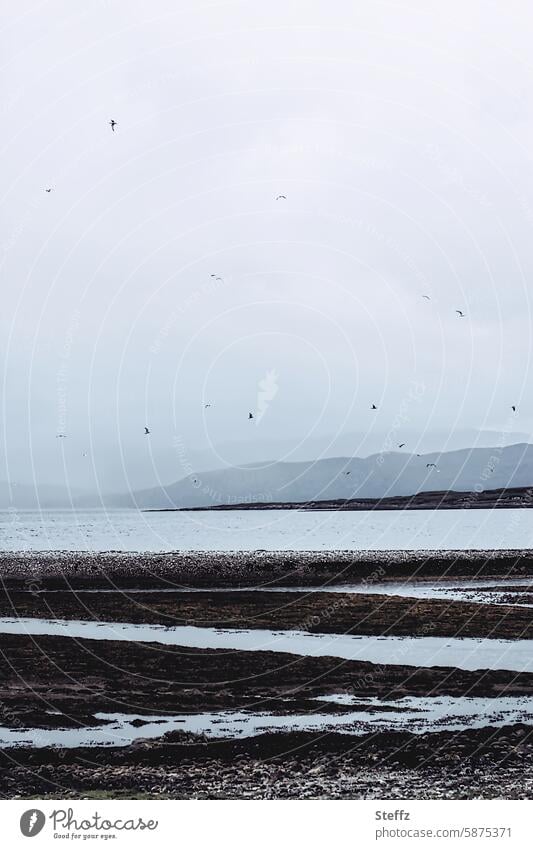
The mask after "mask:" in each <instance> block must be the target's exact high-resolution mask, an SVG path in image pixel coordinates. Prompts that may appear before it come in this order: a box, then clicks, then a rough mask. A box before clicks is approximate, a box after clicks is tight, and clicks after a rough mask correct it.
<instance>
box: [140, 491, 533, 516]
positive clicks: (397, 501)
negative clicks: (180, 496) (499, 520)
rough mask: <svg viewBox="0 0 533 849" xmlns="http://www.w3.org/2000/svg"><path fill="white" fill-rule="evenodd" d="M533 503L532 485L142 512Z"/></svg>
mask: <svg viewBox="0 0 533 849" xmlns="http://www.w3.org/2000/svg"><path fill="white" fill-rule="evenodd" d="M532 507H533V486H528V487H525V486H517V487H501V488H499V489H486V490H480V491H479V492H478V491H477V490H464V491H463V490H453V489H439V490H428V491H427V492H426V491H424V492H417V493H413V494H411V495H391V496H383V497H379V498H333V499H331V498H330V499H322V500H316V501H315V500H307V501H239V502H237V501H235V502H232V503H227V504H213V505H209V506H204V507H155V508H154V507H152V508H148V509H145V510H143V511H142V512H143V513H176V512H177V513H190V512H194V513H197V512H203V511H220V510H302V511H308V510H312V511H314V510H333V511H344V510H351V511H364V512H372V511H373V510H470V509H471V510H488V509H495V510H510V509H519V508H522V509H530V508H532Z"/></svg>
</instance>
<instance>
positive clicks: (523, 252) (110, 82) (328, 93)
mask: <svg viewBox="0 0 533 849" xmlns="http://www.w3.org/2000/svg"><path fill="white" fill-rule="evenodd" d="M4 5H5V6H6V9H7V15H5V16H3V20H4V25H3V29H2V33H1V41H2V44H1V54H2V57H3V64H2V74H1V84H2V104H3V106H2V117H3V121H2V125H3V131H2V158H3V165H4V167H3V169H2V191H1V227H2V236H1V245H0V262H1V269H2V277H1V295H2V300H1V310H0V334H1V342H0V345H1V348H0V352H1V364H2V372H3V374H2V415H3V420H4V432H3V438H2V446H3V457H2V464H1V467H0V478H3V479H5V478H6V477H10V478H11V479H12V480H23V481H31V480H32V479H33V478H35V479H36V480H39V481H46V482H61V481H67V482H68V483H69V484H71V485H73V486H81V487H84V488H94V486H95V485H97V486H100V487H103V488H105V489H110V488H111V489H113V488H115V489H117V488H118V489H124V488H125V487H126V486H140V485H151V484H155V483H156V482H157V480H158V479H161V480H163V481H165V482H167V481H171V480H173V479H176V478H179V477H182V476H183V475H184V474H186V473H188V472H189V471H191V469H192V468H193V467H194V466H195V464H196V463H200V462H201V463H203V464H204V467H209V466H210V467H214V466H218V465H221V464H223V463H224V462H235V461H239V460H240V461H243V462H245V461H248V460H250V459H255V460H260V459H273V458H274V459H275V458H276V457H274V456H273V455H276V452H277V453H278V455H279V456H278V457H277V458H278V459H281V458H286V459H291V458H294V457H298V458H301V457H304V456H308V457H314V456H316V454H317V451H318V452H320V451H323V450H328V444H329V442H330V441H331V440H333V441H334V444H335V440H336V439H340V440H341V442H342V439H343V438H345V437H346V435H348V434H354V437H353V453H354V454H365V453H368V452H369V450H377V449H376V444H377V442H379V441H380V440H382V439H383V434H387V433H390V431H391V429H392V430H393V432H394V440H395V439H396V433H397V432H398V433H399V438H398V441H401V436H402V433H403V431H405V432H406V433H408V434H409V439H410V440H414V439H416V438H417V435H418V436H419V438H420V442H419V443H417V444H419V445H424V444H425V443H424V440H427V439H428V438H432V439H433V440H435V439H442V448H443V449H445V448H446V447H449V446H450V445H453V444H454V443H453V433H454V432H463V431H465V430H468V429H473V430H480V429H481V430H492V431H495V434H496V437H497V435H498V434H500V433H501V432H502V431H504V432H505V439H506V441H509V439H510V436H511V437H512V434H513V433H514V432H517V433H518V434H522V435H523V434H526V437H527V438H528V435H529V433H530V431H531V429H532V427H533V394H532V392H531V382H532V376H533V375H532V363H531V282H532V280H533V274H532V272H533V179H532V177H533V171H532V161H533V68H532V57H531V43H532V41H533V12H532V11H531V7H530V5H529V4H528V3H527V0H523V2H514V3H513V2H511V3H506V4H499V3H498V4H496V3H490V2H471V0H467V2H466V3H465V2H464V1H463V2H451V3H450V2H448V3H442V2H427V0H412V2H410V3H409V4H404V3H402V2H388V3H380V2H378V0H362V2H353V0H347V2H343V0H333V1H332V2H331V0H330V2H325V0H318V2H313V0H301V1H300V2H287V0H269V2H268V3H264V2H258V0H257V1H256V0H242V1H241V2H213V3H203V2H201V1H200V0H182V2H165V1H164V0H151V2H149V3H148V2H137V0H101V2H98V0H93V2H91V3H86V2H81V0H64V2H41V3H37V2H35V3H29V2H24V0H21V2H17V3H16V4H15V3H13V2H10V3H8V4H4ZM110 119H114V120H115V121H116V122H117V125H116V128H115V132H112V130H111V127H110V125H109V121H110ZM46 188H52V191H51V192H49V193H47V192H45V189H46ZM280 194H283V195H286V199H280V200H276V197H277V196H278V195H280ZM213 274H214V275H216V276H217V277H220V278H222V279H221V280H218V281H217V280H215V278H213V277H212V276H211V275H213ZM423 295H428V296H429V297H430V298H431V300H427V299H425V298H423V297H422V296H423ZM456 309H459V310H462V311H463V312H464V313H465V317H464V318H460V317H459V315H458V314H457V313H456V312H455V310H456ZM207 403H210V404H211V405H212V406H211V407H209V408H205V407H204V405H205V404H207ZM373 403H374V404H376V405H377V407H378V410H377V411H372V410H371V409H370V407H371V405H372V404H373ZM512 404H516V405H517V407H518V415H517V416H516V417H513V416H512V413H511V405H512ZM249 412H253V413H254V415H255V419H254V420H249V418H248V413H249ZM258 419H259V421H258ZM145 425H148V427H149V428H150V430H151V434H150V436H149V437H145V436H144V426H145ZM402 429H403V430H402ZM58 433H65V434H67V439H64V440H61V439H57V438H56V435H57V434H58ZM446 434H451V435H452V436H451V440H450V441H449V442H447V441H446V439H447V437H446V436H445V435H446ZM496 437H495V438H496ZM350 438H351V437H350ZM520 438H522V437H520ZM339 444H340V443H339ZM276 446H277V447H276ZM343 447H345V446H343ZM409 447H412V449H413V450H416V445H415V444H414V443H413V444H412V446H409ZM435 447H436V446H435ZM84 455H86V456H84Z"/></svg>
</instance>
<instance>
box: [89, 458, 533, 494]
mask: <svg viewBox="0 0 533 849" xmlns="http://www.w3.org/2000/svg"><path fill="white" fill-rule="evenodd" d="M428 464H435V467H433V466H431V465H430V466H429V467H428ZM348 472H349V474H348ZM530 485H533V445H530V444H528V443H520V444H518V445H510V446H506V447H503V448H500V447H496V448H474V449H461V450H459V451H449V452H446V453H444V454H438V453H431V454H424V455H422V456H420V457H417V456H416V455H413V454H406V453H401V452H391V453H386V454H373V455H372V456H370V457H365V458H358V457H338V458H328V459H324V460H317V461H314V462H312V461H309V462H298V463H271V464H268V465H266V466H264V467H262V468H261V467H258V466H257V465H256V466H244V467H241V468H229V469H217V470H215V471H211V472H202V473H201V474H191V475H188V476H187V477H185V478H182V479H181V480H179V481H176V483H173V484H171V485H169V486H165V487H155V488H152V489H143V490H140V491H137V492H134V493H133V494H132V495H117V496H112V497H109V498H106V504H107V505H108V506H124V507H126V506H133V505H134V504H135V505H136V506H138V507H141V508H152V509H153V508H169V507H208V506H211V505H217V504H236V503H254V502H265V501H269V502H297V501H299V502H302V501H319V500H327V499H345V498H354V497H361V498H383V497H391V496H402V495H413V494H416V493H418V492H431V491H433V492H435V491H436V490H441V491H442V490H456V491H462V492H476V491H478V492H479V491H482V490H487V489H500V488H506V487H527V486H530Z"/></svg>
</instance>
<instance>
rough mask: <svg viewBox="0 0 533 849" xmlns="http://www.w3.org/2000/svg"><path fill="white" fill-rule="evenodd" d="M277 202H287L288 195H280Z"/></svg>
mask: <svg viewBox="0 0 533 849" xmlns="http://www.w3.org/2000/svg"><path fill="white" fill-rule="evenodd" d="M276 200H287V195H278V196H277V198H276Z"/></svg>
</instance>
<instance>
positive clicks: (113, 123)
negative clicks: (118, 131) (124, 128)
mask: <svg viewBox="0 0 533 849" xmlns="http://www.w3.org/2000/svg"><path fill="white" fill-rule="evenodd" d="M109 125H110V127H111V129H112V130H113V132H115V127H116V126H117V122H116V121H114V120H113V118H111V120H110V122H109Z"/></svg>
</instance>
